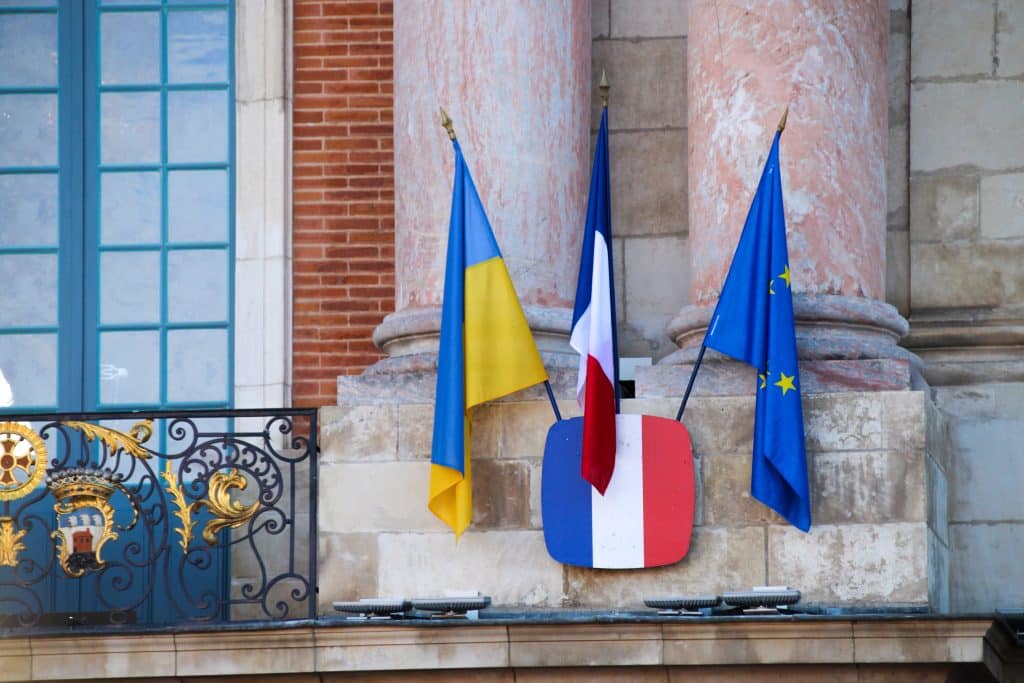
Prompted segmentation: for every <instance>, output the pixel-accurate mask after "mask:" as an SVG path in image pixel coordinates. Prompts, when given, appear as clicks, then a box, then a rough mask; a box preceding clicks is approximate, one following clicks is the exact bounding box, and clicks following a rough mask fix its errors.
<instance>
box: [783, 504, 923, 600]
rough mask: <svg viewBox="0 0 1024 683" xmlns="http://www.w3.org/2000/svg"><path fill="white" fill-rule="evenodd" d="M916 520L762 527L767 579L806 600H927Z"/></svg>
mask: <svg viewBox="0 0 1024 683" xmlns="http://www.w3.org/2000/svg"><path fill="white" fill-rule="evenodd" d="M926 537H927V527H926V526H925V524H924V523H923V522H922V523H917V524H915V523H899V524H850V525H841V526H830V525H821V526H813V527H811V530H810V532H809V533H806V534H805V533H803V532H802V531H800V530H798V529H796V528H794V527H791V526H772V527H769V528H768V583H769V585H773V586H781V585H787V586H795V587H799V588H800V591H801V593H802V594H803V598H802V599H803V600H806V601H808V602H836V601H841V602H852V603H875V604H877V603H922V604H923V603H927V601H928V579H927V577H928V569H927V547H926V546H927V538H926Z"/></svg>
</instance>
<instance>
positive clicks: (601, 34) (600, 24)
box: [590, 0, 611, 38]
mask: <svg viewBox="0 0 1024 683" xmlns="http://www.w3.org/2000/svg"><path fill="white" fill-rule="evenodd" d="M610 4H611V0H590V37H591V38H607V37H608V34H609V33H610V32H611V31H610V29H609V22H610V16H611V8H610V7H609V5H610Z"/></svg>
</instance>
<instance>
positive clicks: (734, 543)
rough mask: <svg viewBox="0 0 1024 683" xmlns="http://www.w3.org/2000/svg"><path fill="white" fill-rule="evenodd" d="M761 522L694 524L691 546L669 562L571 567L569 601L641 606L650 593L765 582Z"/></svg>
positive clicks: (693, 591) (689, 591) (583, 604)
mask: <svg viewBox="0 0 1024 683" xmlns="http://www.w3.org/2000/svg"><path fill="white" fill-rule="evenodd" d="M764 567H765V562H764V530H763V529H762V528H761V527H741V528H728V529H725V528H718V527H694V529H693V536H692V538H691V539H690V550H689V553H688V554H687V556H686V557H685V558H683V560H682V562H680V563H678V564H674V565H670V566H668V567H658V568H655V569H643V570H636V571H629V572H623V571H615V570H607V569H606V570H602V569H584V568H581V567H566V577H567V586H568V595H567V601H568V604H569V605H573V606H581V607H608V606H615V607H617V608H635V607H637V606H640V605H643V599H644V596H649V597H655V596H659V595H679V594H684V595H705V594H711V595H714V594H716V593H720V592H721V591H723V590H731V589H734V588H736V589H739V588H742V587H749V586H760V585H764V580H765V575H764Z"/></svg>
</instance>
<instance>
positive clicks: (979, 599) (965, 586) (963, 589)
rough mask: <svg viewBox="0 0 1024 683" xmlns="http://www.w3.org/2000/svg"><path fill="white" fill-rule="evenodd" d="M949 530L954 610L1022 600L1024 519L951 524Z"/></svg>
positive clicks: (979, 609)
mask: <svg viewBox="0 0 1024 683" xmlns="http://www.w3.org/2000/svg"><path fill="white" fill-rule="evenodd" d="M949 533H950V553H951V558H950V559H951V562H950V577H949V578H950V582H951V586H952V596H951V607H952V610H953V612H954V613H956V612H988V611H990V610H993V609H996V608H997V607H1006V606H1007V605H1020V604H1024V582H1021V580H1020V572H1021V568H1020V548H1022V547H1024V523H1021V522H1019V521H1018V522H1015V523H1003V524H989V523H977V524H953V525H951V526H950V528H949Z"/></svg>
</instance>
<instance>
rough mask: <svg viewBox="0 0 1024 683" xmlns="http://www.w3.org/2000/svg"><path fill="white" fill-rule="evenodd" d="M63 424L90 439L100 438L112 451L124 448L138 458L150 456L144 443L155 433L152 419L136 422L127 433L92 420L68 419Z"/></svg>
mask: <svg viewBox="0 0 1024 683" xmlns="http://www.w3.org/2000/svg"><path fill="white" fill-rule="evenodd" d="M63 424H64V425H66V426H68V427H71V428H72V429H77V430H78V431H80V432H82V433H83V434H85V436H86V438H87V439H89V440H90V441H92V440H93V439H99V440H100V441H102V442H103V443H104V444H106V446H107V448H109V449H110V450H111V451H112V452H117V451H119V450H121V449H124V451H125V452H126V453H130V454H131V455H134V456H135V457H136V458H142V459H143V460H145V459H146V458H148V457H149V451H147V450H146V449H145V448H144V447H143V446H142V444H144V443H146V441H148V440H149V437H151V436H152V435H153V421H152V420H142V421H140V422H136V423H135V424H134V425H132V428H131V429H129V430H128V432H127V433H125V432H119V431H118V430H116V429H111V428H110V427H103V426H101V425H97V424H92V423H91V422H81V421H79V420H68V421H66V422H64V423H63Z"/></svg>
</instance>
